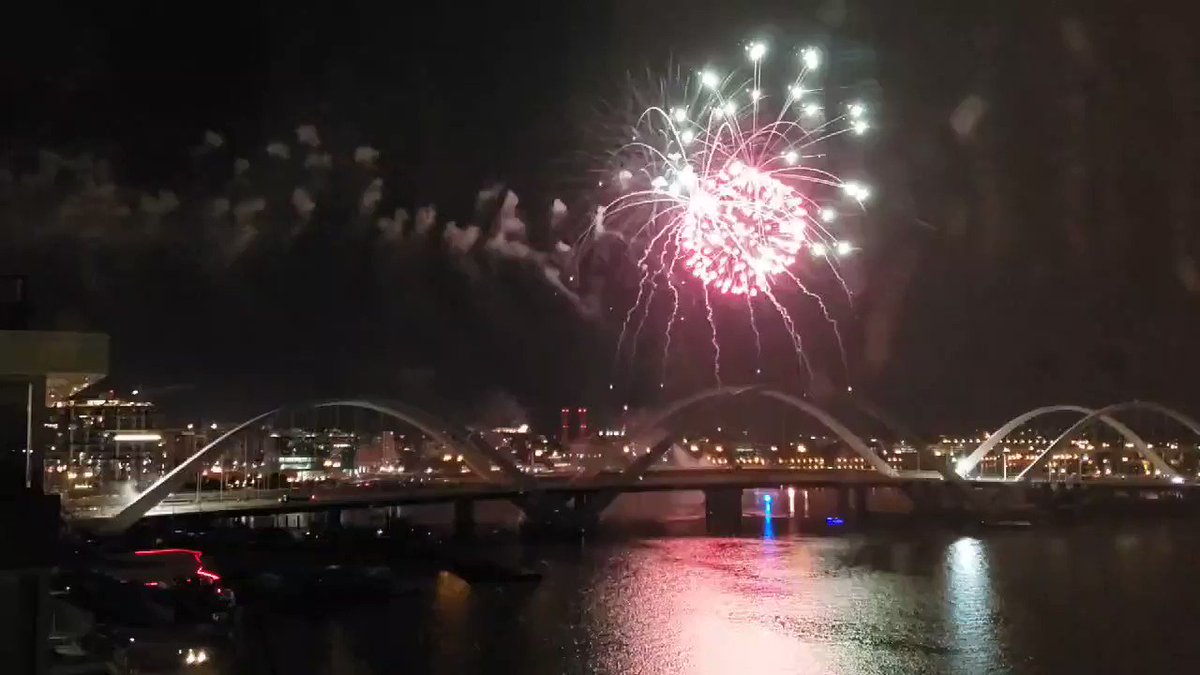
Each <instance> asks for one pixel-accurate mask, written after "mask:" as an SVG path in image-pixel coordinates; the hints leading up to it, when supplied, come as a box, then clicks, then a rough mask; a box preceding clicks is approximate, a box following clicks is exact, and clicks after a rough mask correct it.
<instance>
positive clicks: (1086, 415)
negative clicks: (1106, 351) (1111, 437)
mask: <svg viewBox="0 0 1200 675" xmlns="http://www.w3.org/2000/svg"><path fill="white" fill-rule="evenodd" d="M1133 410H1144V411H1149V412H1154V413H1158V414H1160V415H1163V416H1164V417H1166V418H1168V419H1171V420H1174V421H1175V422H1177V423H1179V424H1180V425H1181V426H1183V427H1184V428H1186V429H1188V430H1189V431H1191V432H1192V433H1194V434H1196V435H1198V436H1200V423H1197V421H1196V420H1194V419H1193V418H1191V417H1189V416H1187V415H1185V414H1183V413H1181V412H1179V411H1178V410H1175V409H1173V408H1169V407H1167V406H1165V405H1162V404H1161V403H1153V402H1150V401H1126V402H1124V403H1116V404H1113V405H1109V406H1105V407H1103V408H1099V409H1093V408H1085V407H1082V406H1077V405H1050V406H1044V407H1041V408H1034V409H1033V410H1028V411H1026V412H1023V413H1021V414H1020V415H1017V416H1015V417H1013V418H1012V419H1010V420H1008V421H1007V422H1005V423H1004V424H1003V425H1001V426H1000V428H999V429H997V430H996V431H995V432H994V433H992V434H991V435H990V436H988V437H987V439H986V440H984V442H983V443H981V444H980V445H979V447H977V448H976V449H975V450H974V451H973V452H972V453H971V454H969V455H967V456H966V457H964V458H962V459H960V460H959V461H958V463H957V465H956V466H955V471H956V472H957V473H958V475H960V476H963V477H966V476H969V475H971V474H972V473H974V472H975V470H976V469H977V468H978V467H979V465H980V464H981V463H982V462H983V460H984V458H985V457H986V456H987V455H988V454H989V453H991V452H992V451H994V450H995V449H996V448H997V447H999V446H1000V444H1001V443H1003V442H1004V441H1005V439H1007V438H1008V437H1009V436H1010V435H1011V434H1012V433H1013V432H1015V431H1016V430H1017V429H1019V428H1020V427H1022V426H1024V425H1026V424H1028V423H1029V422H1032V421H1033V420H1035V419H1037V418H1039V417H1043V416H1045V415H1054V414H1060V413H1075V414H1077V415H1080V418H1079V420H1077V421H1076V422H1075V423H1074V424H1072V425H1071V426H1070V427H1068V428H1067V429H1066V430H1064V431H1063V432H1062V433H1060V434H1059V435H1058V436H1057V437H1056V438H1055V439H1054V440H1053V441H1052V442H1051V443H1050V444H1049V445H1047V446H1046V447H1045V448H1044V449H1042V450H1040V451H1039V453H1038V455H1037V457H1036V458H1035V459H1034V461H1033V462H1032V463H1031V464H1030V465H1029V466H1027V467H1025V469H1023V470H1022V471H1021V472H1020V473H1018V474H1017V476H1016V478H1015V480H1028V479H1029V478H1030V476H1031V472H1033V471H1034V470H1035V469H1038V468H1040V467H1043V466H1045V464H1046V462H1048V461H1049V460H1050V458H1051V457H1053V456H1054V453H1056V452H1059V451H1060V450H1062V449H1063V448H1064V447H1065V446H1066V445H1067V444H1068V443H1069V442H1070V441H1071V439H1073V438H1074V437H1076V436H1077V435H1078V434H1079V433H1080V432H1082V431H1084V430H1085V429H1086V428H1088V427H1089V426H1091V425H1092V424H1095V423H1097V422H1099V423H1101V424H1103V425H1105V426H1107V427H1108V428H1110V429H1112V430H1113V431H1115V432H1117V433H1118V434H1120V435H1121V437H1122V438H1123V439H1124V440H1125V442H1126V443H1127V444H1129V446H1130V447H1132V448H1133V449H1134V450H1135V451H1136V452H1137V453H1138V454H1139V455H1140V456H1142V457H1143V458H1144V459H1145V460H1146V461H1148V462H1149V463H1150V464H1152V465H1153V466H1154V468H1155V469H1156V470H1157V471H1158V472H1159V473H1160V474H1162V475H1164V476H1167V477H1168V478H1171V479H1182V476H1180V475H1179V472H1178V471H1176V470H1175V468H1174V467H1172V466H1171V465H1170V464H1169V463H1167V461H1166V460H1164V459H1163V457H1162V455H1161V454H1159V453H1158V452H1157V451H1156V450H1155V449H1154V448H1153V447H1152V446H1151V445H1150V444H1149V443H1147V442H1146V441H1145V440H1144V439H1142V437H1141V436H1139V435H1138V434H1137V433H1136V432H1134V431H1133V430H1132V429H1130V428H1129V427H1128V426H1126V425H1125V424H1124V423H1122V422H1120V421H1119V420H1117V419H1116V418H1115V417H1114V415H1117V414H1120V413H1123V412H1128V411H1133Z"/></svg>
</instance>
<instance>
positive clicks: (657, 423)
mask: <svg viewBox="0 0 1200 675" xmlns="http://www.w3.org/2000/svg"><path fill="white" fill-rule="evenodd" d="M740 396H760V397H762V398H768V399H772V400H775V401H778V402H780V403H783V404H784V405H786V406H788V407H790V408H793V409H795V410H798V411H800V412H802V413H804V414H805V415H807V416H808V417H811V418H813V419H814V420H816V421H817V422H818V423H820V424H821V425H822V426H823V427H825V428H826V429H828V430H829V431H831V432H832V433H833V434H834V435H835V436H837V437H838V438H839V439H840V440H841V441H842V442H843V443H845V444H846V445H847V446H848V447H849V448H850V449H851V450H853V451H854V452H855V453H856V454H858V455H859V456H860V457H862V458H863V460H864V461H866V462H867V464H869V465H870V466H871V468H873V469H875V470H876V471H878V472H880V473H882V474H884V475H885V476H895V475H896V473H897V472H896V469H895V468H894V467H892V466H891V465H890V464H888V463H887V462H886V461H885V460H884V459H883V458H882V457H880V456H879V455H878V454H876V452H875V451H874V450H873V449H872V448H871V447H870V446H869V445H868V444H867V443H866V442H865V441H864V440H863V439H862V438H861V437H859V436H858V435H857V434H855V433H854V432H853V431H851V430H850V428H849V427H847V426H846V425H845V424H843V423H842V422H841V421H840V420H839V419H838V418H836V417H834V416H833V414H831V413H830V412H829V411H827V410H825V409H824V408H821V407H820V406H818V405H816V404H814V403H812V402H810V401H806V400H804V399H802V398H800V397H798V396H793V395H792V394H788V393H784V392H782V391H778V390H775V389H769V388H766V387H761V386H723V387H714V388H712V389H706V390H704V391H701V392H698V393H696V394H692V395H691V396H687V397H684V398H681V399H679V400H677V401H674V402H672V403H670V404H668V405H666V406H663V407H662V408H659V409H658V410H656V411H654V412H652V413H651V414H649V415H648V416H646V417H644V418H643V419H641V420H639V421H638V423H637V425H636V426H635V427H634V428H633V429H631V430H630V431H629V432H628V434H627V435H628V438H629V440H630V441H631V442H632V443H634V444H637V445H644V446H649V447H650V451H649V452H647V453H646V454H644V455H642V456H640V457H638V458H637V459H636V460H635V461H634V462H633V463H632V464H630V465H629V467H628V468H627V469H626V470H625V475H627V476H629V477H637V476H640V475H642V474H643V473H645V472H646V471H647V470H648V469H649V468H650V467H651V466H653V465H654V463H655V462H658V461H660V460H661V459H662V457H663V455H665V454H666V453H667V451H668V450H670V448H671V445H672V444H673V443H674V442H675V438H676V437H675V435H674V434H672V432H671V431H669V424H670V422H671V421H672V420H673V419H674V418H675V417H676V416H678V415H680V414H682V413H684V412H686V411H687V410H690V409H692V408H694V407H695V406H697V405H700V404H701V403H704V402H706V401H711V400H716V399H722V398H734V397H740Z"/></svg>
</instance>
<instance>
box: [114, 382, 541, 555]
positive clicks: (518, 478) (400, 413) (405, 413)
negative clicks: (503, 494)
mask: <svg viewBox="0 0 1200 675" xmlns="http://www.w3.org/2000/svg"><path fill="white" fill-rule="evenodd" d="M338 407H345V408H357V409H360V410H366V411H371V412H376V413H379V414H381V415H383V416H386V417H389V418H392V419H394V420H396V421H399V422H403V423H405V424H409V425H412V426H413V427H416V428H417V429H418V430H420V431H421V432H422V433H424V434H425V435H427V436H429V437H430V438H431V439H433V440H434V441H437V442H439V443H441V444H443V445H445V446H446V447H448V448H451V449H453V450H454V451H455V452H456V453H458V454H461V455H462V456H463V462H464V463H465V464H466V465H467V466H468V467H469V468H470V469H471V471H472V472H473V473H474V474H476V475H477V476H479V477H480V478H482V479H483V480H484V481H487V482H496V481H497V480H504V481H508V482H510V483H512V484H514V485H516V484H520V483H521V482H523V481H524V480H525V479H526V476H525V475H524V474H523V473H522V472H521V470H520V469H519V468H518V467H517V466H516V464H515V463H514V462H513V460H512V458H511V457H508V456H506V455H504V454H502V453H500V452H498V451H497V450H496V449H495V448H493V447H491V446H490V445H488V444H487V442H486V441H484V440H483V438H482V437H480V436H479V435H478V434H476V433H474V432H472V431H471V430H469V429H467V428H466V427H462V426H456V425H453V424H451V423H448V422H446V421H445V420H443V419H441V418H439V417H437V416H435V415H433V414H431V413H428V412H426V411H424V410H422V409H420V408H417V407H414V406H410V405H406V404H403V403H398V402H387V403H379V402H375V401H369V400H357V399H334V400H327V401H318V402H315V403H307V404H302V405H299V406H283V407H279V408H275V409H273V410H268V411H267V412H264V413H262V414H260V415H255V416H254V417H251V418H250V419H248V420H246V421H244V422H242V423H241V424H238V425H236V426H235V427H233V428H232V429H230V430H229V431H226V432H225V433H223V434H221V435H220V436H218V437H217V438H216V439H215V440H213V441H211V442H209V443H208V444H206V445H205V446H204V447H202V448H200V449H199V450H197V451H196V452H195V453H194V454H192V455H191V456H190V457H188V458H187V459H186V460H184V461H183V462H181V463H180V464H179V465H178V466H176V467H175V468H174V469H172V470H171V471H170V472H169V473H167V474H166V475H165V476H163V477H162V478H160V479H158V480H157V481H156V482H155V483H154V484H152V485H151V486H150V487H149V488H147V489H146V490H145V491H144V492H142V493H141V494H139V495H138V496H137V497H136V498H134V499H133V501H131V502H129V503H128V504H127V505H125V506H124V508H122V509H121V510H120V511H119V512H118V513H117V514H116V515H115V516H113V517H112V518H111V519H109V521H108V522H107V523H106V524H105V529H109V530H112V531H122V530H125V529H126V528H128V527H129V526H130V525H132V524H133V523H135V522H137V521H138V520H139V519H141V518H142V517H143V516H145V515H146V514H147V513H149V512H150V510H151V509H153V508H154V507H155V506H157V505H158V504H159V503H161V502H162V501H163V500H164V499H166V498H167V496H168V495H170V494H171V493H172V492H175V491H177V490H178V489H179V488H181V487H182V486H183V485H184V483H186V482H187V481H188V479H189V478H191V477H192V476H194V475H195V474H196V473H198V471H199V470H200V469H202V468H203V467H204V466H205V465H206V464H208V463H211V462H212V460H213V459H215V458H216V457H219V456H220V455H221V454H222V453H223V452H224V451H225V450H226V446H225V443H226V441H228V440H229V439H231V438H233V437H234V436H236V435H237V434H239V433H241V432H243V431H245V430H247V429H249V428H251V427H253V426H254V425H255V424H258V423H260V422H263V421H264V420H266V419H268V418H270V417H272V416H274V415H277V414H279V413H282V412H286V411H288V410H296V409H305V408H311V409H318V410H319V409H323V408H338ZM492 467H497V468H498V471H495V472H494V471H493V470H492ZM496 473H499V474H500V475H499V476H496V475H495V474H496Z"/></svg>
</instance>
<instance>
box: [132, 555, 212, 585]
mask: <svg viewBox="0 0 1200 675" xmlns="http://www.w3.org/2000/svg"><path fill="white" fill-rule="evenodd" d="M133 554H134V555H136V556H151V555H190V556H192V558H193V559H194V560H195V561H196V576H198V577H200V578H201V579H207V580H208V581H211V582H212V583H214V584H215V583H217V582H218V581H220V580H221V575H219V574H217V573H215V572H210V571H208V570H206V569H204V563H203V562H201V560H200V557H201V556H203V555H204V554H203V553H201V552H200V551H193V550H191V549H188V548H159V549H154V550H150V551H134V552H133Z"/></svg>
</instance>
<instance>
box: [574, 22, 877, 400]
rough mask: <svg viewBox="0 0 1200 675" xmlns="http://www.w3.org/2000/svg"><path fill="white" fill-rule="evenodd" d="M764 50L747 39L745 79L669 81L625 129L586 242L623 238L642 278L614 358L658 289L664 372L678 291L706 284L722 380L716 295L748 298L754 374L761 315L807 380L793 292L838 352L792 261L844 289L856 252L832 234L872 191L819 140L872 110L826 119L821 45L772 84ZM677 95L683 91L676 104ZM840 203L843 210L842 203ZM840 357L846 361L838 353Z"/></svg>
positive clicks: (632, 338) (713, 75)
mask: <svg viewBox="0 0 1200 675" xmlns="http://www.w3.org/2000/svg"><path fill="white" fill-rule="evenodd" d="M767 51H768V50H767V46H766V45H765V44H764V43H761V42H752V43H750V44H748V45H746V58H747V59H748V61H749V63H750V66H751V68H750V71H751V72H750V74H749V76H745V77H743V76H739V75H738V74H737V73H736V72H731V73H729V74H727V75H722V74H720V73H719V72H718V71H717V70H715V69H704V70H701V71H699V72H698V73H696V76H695V77H691V78H674V79H672V80H668V81H666V82H664V84H663V86H662V87H660V89H661V90H662V92H663V96H664V99H665V100H663V101H658V102H655V103H654V104H653V105H650V106H647V107H645V108H643V109H641V111H640V113H639V114H638V115H637V118H636V121H635V122H634V123H633V124H632V127H633V128H632V130H631V131H632V134H631V136H626V140H627V142H625V143H624V144H623V145H622V146H621V147H620V148H618V149H617V150H616V151H615V152H614V158H615V160H616V166H615V167H614V171H615V172H616V180H615V181H612V184H615V185H616V187H617V189H618V191H619V192H618V194H617V195H616V197H615V198H613V199H612V200H611V202H610V203H608V204H606V205H605V206H604V207H602V208H601V209H600V210H599V213H600V214H601V215H600V217H598V218H597V222H596V224H595V226H594V231H593V236H598V235H599V234H602V233H612V234H617V235H618V236H621V237H622V238H623V239H624V240H625V241H626V242H629V245H630V247H631V250H632V251H634V255H635V257H636V259H637V264H638V268H639V270H640V272H641V279H640V283H639V286H638V293H637V297H636V299H635V300H634V303H633V306H631V307H630V308H629V311H628V313H627V314H626V318H625V322H624V324H623V325H622V329H621V332H620V336H619V338H618V344H617V358H618V359H619V358H620V357H621V354H622V353H623V350H625V349H626V347H627V346H628V351H629V353H630V358H631V359H632V355H633V354H634V353H635V352H636V348H637V341H638V338H639V335H640V333H641V330H642V328H643V326H645V324H646V322H647V320H648V317H649V316H650V314H651V305H652V304H653V303H654V300H655V298H656V297H657V296H658V294H659V291H660V290H661V289H662V288H663V287H665V288H666V289H667V290H668V291H669V292H670V293H671V302H670V306H671V313H670V315H669V316H668V317H667V318H666V320H665V326H666V336H665V339H664V354H663V357H662V359H663V374H664V378H665V374H666V363H667V359H668V357H669V350H670V346H671V343H672V342H671V335H670V331H671V329H672V328H673V327H674V326H675V325H676V322H677V320H678V316H677V315H678V313H679V312H680V311H681V305H680V302H679V295H680V293H681V292H685V289H686V288H687V287H688V286H693V287H694V286H699V287H700V290H701V295H702V297H703V301H704V312H705V318H706V320H707V323H708V326H709V330H710V335H711V338H712V344H713V354H714V362H713V375H714V377H715V378H716V379H717V381H718V382H719V381H720V379H721V347H720V341H719V340H718V337H717V313H716V312H714V303H719V302H722V298H724V297H726V296H734V297H737V298H739V300H740V302H744V303H745V305H746V308H747V310H746V314H747V315H748V317H749V321H750V327H751V330H752V331H753V333H754V336H755V341H756V345H755V348H756V350H757V351H756V353H757V354H759V357H758V358H756V360H755V368H756V373H757V372H759V371H760V358H761V350H762V346H761V344H760V337H761V336H760V332H759V328H760V325H759V322H758V321H757V318H756V315H755V312H756V311H758V310H760V309H766V310H767V311H769V312H770V311H773V312H774V313H775V314H776V315H778V316H779V318H780V320H781V323H782V324H783V326H784V328H785V330H786V331H787V332H788V335H789V339H790V341H791V344H792V345H793V346H794V348H795V352H796V358H797V361H798V363H799V364H800V367H801V369H802V371H804V372H808V373H810V376H811V370H810V368H809V364H808V363H807V359H806V358H805V354H804V351H803V349H802V340H801V336H800V333H799V328H798V327H797V325H796V323H795V321H794V320H793V317H794V312H789V309H788V305H787V302H786V301H788V300H791V299H792V298H795V299H796V302H806V303H815V305H816V306H817V307H818V308H819V310H820V313H821V316H823V317H824V319H825V321H826V322H827V323H828V324H829V325H830V326H831V327H832V331H833V333H834V336H835V337H836V338H837V342H838V346H839V349H840V348H841V335H840V331H839V330H838V326H837V323H836V321H835V320H834V318H833V315H832V314H831V313H830V311H829V308H828V304H827V302H826V300H825V299H824V298H822V297H821V296H820V295H818V294H817V293H816V292H814V291H813V290H811V289H810V288H808V287H806V286H805V284H804V283H802V281H801V278H800V277H799V276H798V269H799V268H801V267H804V266H805V265H809V266H811V267H812V268H814V269H820V268H823V267H826V266H827V267H828V269H829V270H830V271H831V273H832V276H833V278H834V279H836V281H837V283H838V284H839V285H840V287H841V288H842V290H843V292H844V293H845V295H846V296H847V297H849V290H848V289H847V288H846V286H845V283H844V282H843V281H842V276H841V274H840V273H839V272H838V269H837V267H838V261H839V259H841V258H844V257H845V256H848V255H850V254H852V253H853V252H854V250H855V247H854V245H853V244H851V243H850V242H848V241H845V240H843V239H841V238H839V237H838V236H837V234H836V232H835V228H836V224H837V223H838V222H839V220H840V219H842V218H846V217H852V216H853V215H855V214H856V213H859V212H861V210H862V205H863V203H864V202H866V201H867V200H868V198H869V197H870V195H871V192H870V189H869V188H868V187H867V186H865V185H863V184H862V183H859V182H857V181H847V180H843V179H842V178H840V177H838V176H837V175H835V174H833V173H831V172H830V170H828V169H826V168H823V165H825V164H827V163H828V159H829V157H828V155H829V151H827V150H826V149H825V148H824V146H823V144H825V143H826V142H827V141H829V139H831V138H833V137H835V136H839V135H842V134H851V135H862V134H864V133H866V132H867V131H868V130H869V129H870V123H869V122H868V120H867V108H866V106H865V105H864V104H863V103H860V102H855V101H851V102H849V103H846V104H845V105H844V110H841V111H840V112H837V113H836V114H826V108H827V105H826V100H825V95H824V91H823V90H822V89H820V88H817V87H816V86H815V85H814V84H812V83H813V82H814V81H815V79H816V74H817V73H818V72H819V70H820V68H821V65H822V64H821V61H822V54H821V52H820V51H819V50H817V49H815V48H811V47H810V48H806V49H802V50H800V51H798V52H796V53H795V54H793V55H788V56H786V57H785V58H784V59H782V60H783V61H785V62H786V63H785V65H786V68H787V70H788V72H789V75H788V76H787V77H786V78H785V79H784V80H782V81H776V82H768V81H767V80H766V79H765V75H764V70H765V65H766V62H767ZM768 87H770V88H769V89H768ZM672 89H674V90H677V94H678V96H677V98H675V99H674V100H671V99H670V98H669V97H670V95H671V94H670V91H671V90H672ZM838 107H839V108H841V107H842V106H841V105H839V106H838ZM846 206H849V207H851V208H850V209H848V210H847V211H846V212H843V211H842V210H839V207H843V208H844V207H846ZM813 263H815V264H813ZM720 314H721V315H722V316H724V315H725V314H726V312H721V313H720ZM631 321H634V322H636V326H635V327H634V329H633V330H630V322H631ZM842 359H843V369H844V368H845V356H844V351H843V357H842Z"/></svg>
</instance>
